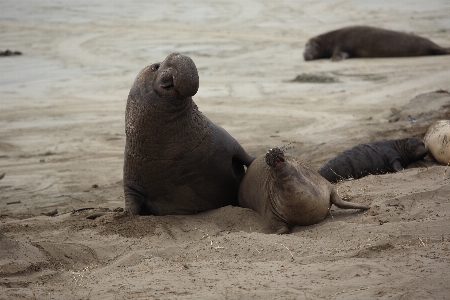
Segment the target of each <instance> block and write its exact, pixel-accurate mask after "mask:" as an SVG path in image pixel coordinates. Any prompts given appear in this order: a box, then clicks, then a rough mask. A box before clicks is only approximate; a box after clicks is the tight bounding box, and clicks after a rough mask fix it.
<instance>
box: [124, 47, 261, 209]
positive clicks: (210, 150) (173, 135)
mask: <svg viewBox="0 0 450 300" xmlns="http://www.w3.org/2000/svg"><path fill="white" fill-rule="evenodd" d="M198 86H199V77H198V73H197V68H196V66H195V64H194V62H193V61H192V60H191V59H190V58H189V57H187V56H183V55H180V54H178V53H172V54H170V55H169V56H168V57H167V58H166V59H165V60H164V61H163V62H162V63H155V64H153V65H150V66H147V67H146V68H144V69H143V70H142V71H141V72H140V73H139V74H138V75H137V77H136V79H135V82H134V84H133V86H132V88H131V90H130V94H129V96H128V101H127V106H126V115H125V132H126V145H125V158H124V170H123V184H124V194H125V208H126V209H127V210H130V211H131V212H132V213H133V214H147V215H148V214H152V215H167V214H192V213H197V212H201V211H206V210H210V209H214V208H218V207H221V206H225V205H230V204H234V205H236V204H237V195H238V190H239V184H240V182H241V180H242V178H243V177H244V174H245V171H244V165H246V166H248V165H250V163H251V162H252V161H253V159H254V157H252V156H250V155H248V154H247V153H246V152H245V151H244V149H243V148H242V147H241V145H239V143H238V142H237V141H236V140H235V139H234V138H233V137H232V136H231V135H230V134H229V133H228V132H226V131H225V130H224V129H223V128H221V127H219V126H217V125H216V124H214V123H213V122H211V121H210V120H209V119H208V118H207V117H205V116H204V115H203V114H202V113H201V112H200V111H199V110H198V108H197V106H196V105H195V103H194V101H193V100H192V96H193V95H195V94H196V93H197V90H198Z"/></svg>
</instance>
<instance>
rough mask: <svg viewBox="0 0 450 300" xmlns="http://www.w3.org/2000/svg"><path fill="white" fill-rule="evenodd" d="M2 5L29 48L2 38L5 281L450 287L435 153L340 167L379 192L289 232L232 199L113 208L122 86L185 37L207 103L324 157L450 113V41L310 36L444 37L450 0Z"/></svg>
mask: <svg viewBox="0 0 450 300" xmlns="http://www.w3.org/2000/svg"><path fill="white" fill-rule="evenodd" d="M0 6H1V7H2V9H1V10H0V29H1V30H0V40H1V44H0V47H1V50H6V49H10V50H13V51H14V50H18V51H21V52H22V53H23V55H21V56H11V57H1V58H0V70H1V72H0V97H1V99H0V174H2V173H5V177H4V178H3V179H1V180H0V299H64V298H65V299H151V298H154V299H167V298H171V299H172V298H188V299H189V298H190V299H200V298H203V299H208V298H209V299H247V298H256V299H373V298H379V299H388V298H389V299H450V296H449V295H450V285H449V283H448V278H450V271H449V270H450V269H449V267H450V231H449V228H450V227H449V226H450V185H449V183H450V169H449V168H448V167H447V166H444V165H438V164H437V163H436V162H435V161H433V159H432V158H430V157H427V158H426V159H425V161H423V162H420V163H417V164H414V165H413V166H411V168H408V169H406V170H404V171H402V172H399V173H396V174H387V175H376V176H375V175H373V176H368V177H365V178H362V179H359V180H352V181H346V182H343V183H339V184H337V185H336V187H337V189H338V191H339V193H340V195H341V196H342V197H344V198H346V199H348V200H350V201H355V202H361V203H365V204H369V205H371V207H372V208H371V209H370V210H369V211H367V212H358V211H355V210H349V211H341V210H339V209H337V208H333V209H332V211H331V215H330V216H328V217H327V218H326V219H325V220H324V221H323V222H321V223H319V224H317V225H314V226H307V227H294V228H292V232H291V234H289V235H283V236H279V235H274V234H271V233H270V231H269V230H268V229H267V228H266V226H265V223H264V222H263V221H262V220H261V219H260V218H259V216H258V215H257V214H256V213H255V212H253V211H251V210H248V209H243V208H239V207H231V206H228V207H223V208H220V209H217V210H214V211H209V212H205V213H201V214H198V215H192V216H164V217H155V216H146V217H134V216H130V215H129V214H127V213H126V212H123V211H122V210H121V208H123V207H124V198H123V190H122V186H121V185H122V167H123V151H124V145H125V134H124V112H125V103H126V99H127V96H128V92H129V89H130V87H131V85H132V83H133V80H134V78H135V76H136V75H137V73H138V72H139V71H140V70H141V69H142V68H144V67H145V66H146V65H149V64H151V63H154V62H158V61H162V60H163V59H164V58H165V57H166V56H167V55H168V54H169V53H171V52H181V53H183V54H186V55H188V56H190V57H191V58H192V59H193V60H194V62H195V63H196V65H197V68H198V71H199V76H200V88H199V91H198V93H197V95H195V96H194V100H195V102H196V103H197V105H198V106H199V109H200V110H201V111H202V112H203V113H204V114H205V115H206V116H207V117H209V118H210V119H211V120H212V121H214V122H215V123H217V124H219V125H221V126H222V127H224V128H225V129H226V130H227V131H228V132H230V133H231V134H232V135H233V136H234V137H235V138H236V139H237V140H238V141H239V142H240V143H241V145H242V146H243V147H244V148H245V149H246V150H247V151H248V152H249V153H251V154H253V155H262V154H263V153H265V151H266V150H267V149H268V148H271V147H274V146H281V145H287V144H291V146H293V148H292V149H290V150H289V151H290V153H291V154H295V155H298V156H300V157H301V158H302V159H304V160H305V161H307V162H308V163H310V164H311V165H312V166H314V167H316V168H318V167H319V166H320V165H321V164H322V163H324V162H325V161H327V160H328V159H329V158H331V157H332V156H334V155H336V154H338V153H339V152H340V151H342V150H345V149H347V148H349V147H351V146H354V145H356V144H359V143H364V142H371V141H376V140H381V139H393V138H405V137H409V136H416V137H420V138H422V137H423V135H424V134H425V132H426V129H427V127H428V126H429V125H430V124H431V123H432V122H433V121H435V120H438V119H450V113H449V109H450V94H449V93H448V92H446V91H449V90H450V56H436V57H414V58H395V59H392V58H385V59H350V60H345V61H341V62H331V61H329V60H318V61H312V62H305V61H304V60H303V56H302V53H303V49H304V44H305V43H306V41H307V40H308V39H309V38H310V37H312V36H315V35H317V34H321V33H323V32H326V31H329V30H332V29H336V28H340V27H343V26H348V25H357V24H359V25H372V26H380V27H384V28H387V29H393V30H400V31H405V32H414V33H416V34H418V35H421V36H424V37H427V38H430V39H431V40H433V41H434V42H436V43H438V44H440V45H442V46H446V47H450V34H449V33H450V17H449V16H450V3H449V2H448V1H426V2H423V1H422V2H420V1H384V0H377V1H364V2H361V1H350V0H344V1H340V2H338V3H337V2H336V3H333V2H331V1H287V0H285V1H276V2H275V1H269V0H261V1H222V0H214V1H158V3H156V1H141V0H136V1H127V2H125V1H123V2H121V1H95V2H92V1H84V0H75V1H70V2H67V1H60V2H50V1H32V2H30V1H25V0H18V1H0ZM436 91H438V92H436ZM408 116H411V117H413V118H414V119H415V122H410V121H408ZM83 208H92V209H85V210H80V209H83ZM55 210H56V211H55ZM74 210H78V211H74ZM45 214H48V215H45Z"/></svg>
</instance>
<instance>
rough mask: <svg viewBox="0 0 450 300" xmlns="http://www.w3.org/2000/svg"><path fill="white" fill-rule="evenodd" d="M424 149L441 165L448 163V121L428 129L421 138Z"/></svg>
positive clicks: (449, 127) (449, 149)
mask: <svg viewBox="0 0 450 300" xmlns="http://www.w3.org/2000/svg"><path fill="white" fill-rule="evenodd" d="M423 141H424V143H425V147H427V149H428V151H430V153H431V155H433V157H434V158H435V159H436V160H437V161H438V162H440V163H441V164H445V165H447V164H449V163H450V120H441V121H437V122H435V123H433V124H432V125H431V126H430V127H428V130H427V133H426V134H425V137H424V138H423Z"/></svg>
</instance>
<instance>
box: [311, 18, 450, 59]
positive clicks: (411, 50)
mask: <svg viewBox="0 0 450 300" xmlns="http://www.w3.org/2000/svg"><path fill="white" fill-rule="evenodd" d="M444 54H450V48H442V47H440V46H438V45H436V44H435V43H433V42H432V41H430V40H429V39H426V38H423V37H420V36H416V35H413V34H407V33H402V32H397V31H392V30H386V29H381V28H375V27H369V26H351V27H345V28H341V29H338V30H334V31H330V32H327V33H324V34H321V35H318V36H316V37H313V38H311V39H310V40H309V41H308V43H307V44H306V47H305V51H304V53H303V57H304V58H305V60H306V61H308V60H313V59H319V58H330V57H331V59H332V60H333V61H336V60H341V59H345V58H349V57H402V56H423V55H444Z"/></svg>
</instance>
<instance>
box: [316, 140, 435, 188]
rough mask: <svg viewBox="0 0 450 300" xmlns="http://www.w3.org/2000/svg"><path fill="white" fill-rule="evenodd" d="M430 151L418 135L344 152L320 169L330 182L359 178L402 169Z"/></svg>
mask: <svg viewBox="0 0 450 300" xmlns="http://www.w3.org/2000/svg"><path fill="white" fill-rule="evenodd" d="M427 154H428V151H427V149H426V148H425V145H424V143H423V142H422V141H421V140H420V139H418V138H406V139H400V140H387V141H378V142H373V143H367V144H360V145H357V146H355V147H352V148H350V149H347V150H345V151H344V152H341V153H340V154H338V155H336V156H335V157H333V158H332V159H330V160H329V161H327V162H326V163H325V164H324V165H322V166H321V167H320V168H319V170H318V172H319V174H320V175H322V176H323V177H324V178H325V179H326V180H328V181H330V182H337V181H339V180H343V179H348V178H353V179H357V178H361V177H364V176H367V175H370V174H374V175H375V174H385V173H389V172H398V171H401V170H403V169H404V168H406V167H407V166H408V165H409V164H410V163H412V162H414V161H416V160H419V159H422V158H424V157H425V156H426V155H427Z"/></svg>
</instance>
